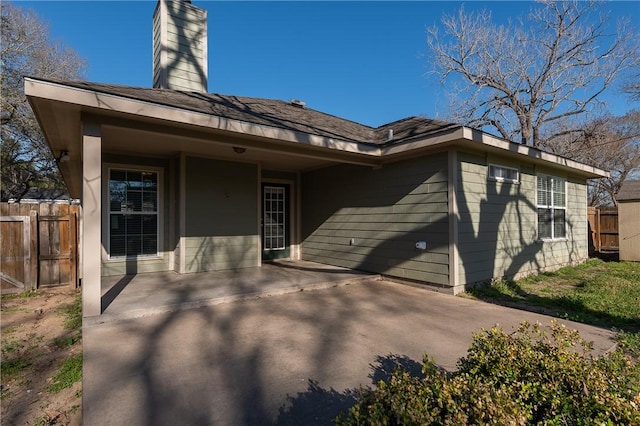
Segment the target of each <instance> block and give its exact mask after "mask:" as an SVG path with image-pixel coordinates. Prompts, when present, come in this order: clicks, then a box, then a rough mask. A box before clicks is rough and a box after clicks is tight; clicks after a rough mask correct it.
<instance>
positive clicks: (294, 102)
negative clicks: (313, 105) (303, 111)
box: [289, 99, 307, 108]
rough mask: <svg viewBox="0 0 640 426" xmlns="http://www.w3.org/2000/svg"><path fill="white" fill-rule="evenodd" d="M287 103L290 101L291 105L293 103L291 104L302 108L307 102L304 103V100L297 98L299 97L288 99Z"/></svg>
mask: <svg viewBox="0 0 640 426" xmlns="http://www.w3.org/2000/svg"><path fill="white" fill-rule="evenodd" d="M289 103H290V104H291V105H293V106H296V107H298V108H304V107H306V106H307V104H306V103H305V102H303V101H301V100H299V99H291V100H290V101H289Z"/></svg>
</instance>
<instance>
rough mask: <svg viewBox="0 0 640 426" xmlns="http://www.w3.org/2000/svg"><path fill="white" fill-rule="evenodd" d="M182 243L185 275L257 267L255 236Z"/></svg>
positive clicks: (190, 240)
mask: <svg viewBox="0 0 640 426" xmlns="http://www.w3.org/2000/svg"><path fill="white" fill-rule="evenodd" d="M183 241H184V245H185V248H184V250H185V259H186V261H185V272H187V273H189V272H203V271H218V270H224V269H240V268H248V267H253V266H257V247H258V244H259V238H258V236H257V235H249V236H233V237H229V236H226V237H190V238H185V239H183Z"/></svg>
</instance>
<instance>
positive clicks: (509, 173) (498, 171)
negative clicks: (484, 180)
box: [489, 164, 520, 183]
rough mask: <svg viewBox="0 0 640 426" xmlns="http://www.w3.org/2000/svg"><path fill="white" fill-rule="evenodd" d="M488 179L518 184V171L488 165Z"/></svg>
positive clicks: (511, 168)
mask: <svg viewBox="0 0 640 426" xmlns="http://www.w3.org/2000/svg"><path fill="white" fill-rule="evenodd" d="M489 179H493V180H496V181H498V182H510V183H518V182H520V171H519V170H518V169H514V168H513V167H505V166H497V165H495V164H489Z"/></svg>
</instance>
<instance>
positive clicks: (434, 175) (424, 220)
mask: <svg viewBox="0 0 640 426" xmlns="http://www.w3.org/2000/svg"><path fill="white" fill-rule="evenodd" d="M446 167H447V154H446V153H443V154H438V155H435V156H431V157H422V158H418V159H412V160H408V161H402V162H398V163H394V164H390V165H387V166H385V167H384V168H382V169H378V170H373V169H370V168H364V167H357V166H349V165H340V166H334V167H329V168H326V169H321V170H315V171H312V172H307V173H304V174H303V175H302V234H303V243H302V258H303V259H305V260H310V261H315V262H320V263H326V264H331V265H337V266H343V267H348V268H354V269H359V270H365V271H370V272H376V273H382V274H386V275H391V276H395V277H399V278H407V279H413V280H421V281H427V282H432V283H437V284H443V285H447V284H448V280H449V278H448V277H449V275H448V274H449V267H448V264H449V251H448V242H449V234H448V219H447V218H448V204H447V203H448V200H447V188H448V184H447V169H446ZM352 239H353V241H354V243H353V244H350V242H351V240H352ZM421 240H423V241H427V250H425V251H419V250H416V249H415V243H416V241H421Z"/></svg>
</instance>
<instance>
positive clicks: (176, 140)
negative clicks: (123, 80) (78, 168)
mask: <svg viewBox="0 0 640 426" xmlns="http://www.w3.org/2000/svg"><path fill="white" fill-rule="evenodd" d="M102 138H103V151H104V152H107V153H114V154H125V155H137V156H140V155H142V156H156V157H175V156H178V155H180V153H181V152H184V153H185V154H187V155H195V156H204V157H206V156H211V157H215V158H219V159H224V160H229V161H242V162H251V163H260V165H261V167H262V168H263V169H268V170H279V171H285V172H297V171H303V170H309V169H314V168H320V167H325V166H328V165H331V164H332V163H335V162H336V161H335V160H333V159H326V158H321V157H318V156H317V155H312V153H309V154H303V153H296V152H294V153H287V152H286V151H285V150H282V149H279V150H275V149H274V148H273V147H269V146H266V145H264V144H262V145H263V146H259V144H258V143H256V141H252V140H251V139H240V138H229V137H224V136H223V135H210V136H209V137H208V138H202V137H196V136H195V135H192V136H184V135H176V134H171V133H164V132H162V133H161V132H153V131H147V130H141V129H132V128H124V127H117V126H104V127H103V133H102ZM234 147H238V148H243V149H245V151H244V152H243V153H236V152H235V151H234Z"/></svg>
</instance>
